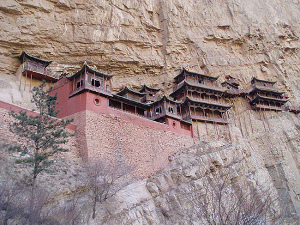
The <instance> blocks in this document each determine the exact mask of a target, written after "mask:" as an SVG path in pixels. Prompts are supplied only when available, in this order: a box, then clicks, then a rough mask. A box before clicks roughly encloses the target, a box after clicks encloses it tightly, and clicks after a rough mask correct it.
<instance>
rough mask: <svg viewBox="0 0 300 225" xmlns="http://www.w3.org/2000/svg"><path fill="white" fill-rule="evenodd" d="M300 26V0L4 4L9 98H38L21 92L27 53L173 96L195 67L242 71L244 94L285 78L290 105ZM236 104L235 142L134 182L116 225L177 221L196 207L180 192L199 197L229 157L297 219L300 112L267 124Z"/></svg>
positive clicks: (299, 96) (2, 58)
mask: <svg viewBox="0 0 300 225" xmlns="http://www.w3.org/2000/svg"><path fill="white" fill-rule="evenodd" d="M299 25H300V1H299V0H252V1H244V0H218V1H217V0H195V1H192V0H168V1H163V0H149V1H139V0H130V1H128V0H104V1H97V0H73V1H71V0H42V1H40V0H2V1H0V34H1V35H0V100H4V101H6V102H11V103H16V104H23V105H25V106H26V101H28V99H29V97H28V93H26V92H23V91H20V90H19V88H18V80H17V78H16V76H15V73H16V71H17V69H18V67H19V65H20V62H19V60H18V59H17V56H18V55H19V54H21V52H22V51H23V50H26V51H27V52H29V53H30V54H32V55H35V56H40V57H42V58H44V59H47V60H53V61H54V62H53V63H52V64H51V66H50V69H51V71H52V73H53V74H56V75H59V74H60V73H61V72H62V71H63V70H64V69H65V70H67V71H68V72H70V73H72V72H74V71H75V70H77V69H79V68H80V67H81V66H82V64H83V63H84V61H87V62H88V63H89V64H90V65H96V66H97V68H98V69H99V70H101V71H104V72H108V73H111V74H115V77H114V79H113V87H114V89H115V90H117V89H119V88H120V87H121V86H122V85H129V86H131V87H132V88H139V87H141V86H142V85H143V84H144V83H145V84H147V85H150V86H153V87H159V88H163V91H164V92H165V93H169V92H170V91H171V89H172V87H173V85H174V84H173V78H174V77H175V76H176V75H177V74H178V72H179V70H180V68H182V67H186V68H188V69H189V70H192V71H197V72H200V73H210V74H211V75H213V76H220V80H221V79H224V77H225V75H232V76H234V77H236V78H237V79H238V80H239V81H240V83H241V88H247V87H248V85H249V82H250V80H251V78H252V77H253V76H256V77H258V78H262V79H266V80H274V81H278V82H277V85H278V87H279V89H281V90H282V91H285V92H287V93H288V95H289V97H290V103H288V104H293V105H299V102H300V63H299V62H300V60H299V55H300V54H299V46H300V41H299V36H300V26H299ZM233 103H234V104H235V107H234V108H233V109H231V112H230V114H231V115H233V116H232V117H231V118H230V119H229V122H230V124H229V128H230V129H229V131H230V135H231V138H230V139H231V140H230V141H229V142H228V143H226V144H224V146H223V147H222V146H220V145H219V146H215V147H213V146H214V144H208V146H210V147H209V149H210V150H209V151H207V152H205V151H206V150H205V148H206V147H203V146H206V145H204V144H203V145H201V144H199V145H197V146H195V147H194V148H193V149H190V150H186V151H183V152H181V153H178V155H179V154H182V157H180V156H178V155H177V156H175V158H174V160H173V162H172V163H171V164H170V166H169V167H168V168H166V169H165V170H164V171H162V172H161V173H159V174H158V175H157V177H153V178H151V179H149V180H147V181H140V183H136V184H132V186H130V187H128V188H127V189H125V190H124V192H122V193H120V197H119V198H120V199H122V198H124V196H125V198H124V200H122V201H121V202H120V200H118V198H117V197H116V199H112V200H111V201H112V202H113V203H115V204H119V206H118V208H117V210H115V211H114V212H112V210H111V211H110V221H111V222H110V223H111V224H116V221H118V223H119V221H126V222H124V223H127V224H134V223H136V224H141V223H142V224H143V223H144V224H147V223H148V224H162V223H165V224H171V223H174V222H176V221H175V220H176V218H178V216H179V215H181V214H177V213H179V211H177V209H174V204H176V205H178V207H179V209H180V210H183V211H182V212H187V211H188V210H186V209H189V208H190V207H191V205H190V204H189V203H186V202H184V201H183V200H180V199H179V200H178V199H177V197H176V196H177V195H179V196H181V195H182V192H185V191H186V192H191V191H194V187H195V186H196V184H195V186H193V184H194V183H195V182H196V181H197V180H199V179H202V178H203V177H207V176H208V173H210V170H209V167H210V166H216V165H219V166H220V167H224V166H225V165H226V164H227V162H225V161H226V160H225V158H227V159H228V158H232V160H231V161H232V162H234V164H237V165H242V166H241V167H242V168H245V171H244V172H243V173H241V174H238V175H240V177H247V179H248V181H249V182H252V183H256V184H255V185H254V186H257V187H261V188H262V189H263V190H264V189H267V187H269V186H270V187H271V188H270V190H271V192H272V193H276V195H278V196H279V198H280V201H279V211H280V210H282V209H284V208H287V209H288V210H287V211H285V212H284V213H286V214H284V217H285V220H286V221H287V222H294V223H296V222H295V221H297V219H296V218H297V216H298V217H299V215H300V203H299V199H300V190H299V187H300V183H299V181H300V152H299V151H300V148H299V136H300V135H299V134H300V133H299V132H300V131H299V127H300V123H299V115H294V114H291V113H288V112H284V113H269V112H266V113H265V114H266V119H264V118H263V117H265V115H261V114H259V113H256V112H253V111H251V110H249V106H248V105H247V103H246V102H245V101H244V100H243V99H236V100H234V102H233ZM251 121H252V122H251ZM250 124H252V126H253V127H251V126H250ZM211 129H212V130H213V129H214V128H211ZM206 132H207V131H206ZM206 132H204V133H203V134H201V132H200V134H199V139H200V140H205V139H207V138H206V136H207V135H206ZM225 132H226V131H225ZM208 133H211V131H210V130H209V132H208ZM226 135H227V136H228V133H227V134H226ZM213 139H214V138H212V140H213ZM208 140H209V138H208ZM227 141H228V140H227ZM228 144H232V145H233V146H235V145H238V146H240V147H237V148H236V147H232V146H231V145H230V146H228ZM212 151H213V152H212ZM195 152H198V153H199V154H200V155H201V156H200V155H197V154H198V153H197V154H196V153H195ZM189 154H192V155H193V154H194V156H195V154H196V156H195V157H196V158H197V157H198V158H199V157H200V158H201V160H200V161H197V160H198V158H197V160H196V159H195V161H193V162H192V158H193V157H194V156H193V157H191V158H190V157H189V156H190V155H189ZM215 157H217V160H215V159H214V158H215ZM222 157H223V158H222ZM204 158H206V159H204ZM207 158H208V159H207ZM233 158H235V159H237V160H238V162H237V161H235V160H233ZM190 160H191V161H190ZM213 162H216V163H217V164H214V163H213ZM199 164H201V166H199ZM168 170H170V171H168ZM172 171H173V172H172ZM175 172H176V174H175ZM206 172H208V173H207V174H205V173H206ZM238 172H239V171H237V173H238ZM203 173H204V174H203ZM172 174H173V175H174V174H175V175H174V176H173V177H172V176H171V175H172ZM170 176H171V178H170ZM176 176H179V178H178V179H177V178H176ZM245 179H246V178H245ZM262 180H264V181H266V182H265V183H264V182H262ZM191 181H193V182H194V183H193V182H191ZM146 183H147V185H146ZM196 183H197V182H196ZM198 183H201V181H198ZM259 185H260V186H259ZM268 185H269V186H268ZM200 186H201V184H200ZM130 188H131V189H130ZM136 193H138V194H136ZM122 194H123V197H122ZM133 195H134V196H133ZM114 201H115V202H114ZM176 207H177V206H176ZM108 211H109V209H108ZM182 212H181V213H182ZM184 216H186V217H184ZM191 217H193V218H195V220H193V221H194V222H195V223H197V221H198V220H197V218H196V217H194V215H193V214H192V213H191V214H189V213H187V214H185V215H183V218H185V220H187V218H191ZM100 219H101V218H99V220H100ZM198 219H199V218H198ZM122 223H123V222H122ZM187 224H188V223H187Z"/></svg>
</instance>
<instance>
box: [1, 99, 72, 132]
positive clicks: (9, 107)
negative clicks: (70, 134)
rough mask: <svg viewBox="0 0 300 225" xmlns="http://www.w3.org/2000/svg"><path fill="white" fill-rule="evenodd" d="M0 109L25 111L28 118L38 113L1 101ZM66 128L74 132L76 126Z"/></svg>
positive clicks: (70, 125)
mask: <svg viewBox="0 0 300 225" xmlns="http://www.w3.org/2000/svg"><path fill="white" fill-rule="evenodd" d="M0 108H2V109H6V110H9V111H11V110H13V111H15V112H20V111H25V112H26V113H27V115H29V116H37V115H39V113H37V112H34V111H32V110H30V109H26V108H22V107H20V106H17V105H13V104H10V103H7V102H3V101H0ZM67 128H68V129H70V130H73V131H75V130H76V126H75V125H74V124H69V125H68V126H67Z"/></svg>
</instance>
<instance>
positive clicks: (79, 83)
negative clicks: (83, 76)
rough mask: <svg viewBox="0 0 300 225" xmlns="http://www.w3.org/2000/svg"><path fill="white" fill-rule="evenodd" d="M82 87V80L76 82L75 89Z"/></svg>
mask: <svg viewBox="0 0 300 225" xmlns="http://www.w3.org/2000/svg"><path fill="white" fill-rule="evenodd" d="M82 86H83V80H79V81H77V84H76V87H77V88H80V87H82Z"/></svg>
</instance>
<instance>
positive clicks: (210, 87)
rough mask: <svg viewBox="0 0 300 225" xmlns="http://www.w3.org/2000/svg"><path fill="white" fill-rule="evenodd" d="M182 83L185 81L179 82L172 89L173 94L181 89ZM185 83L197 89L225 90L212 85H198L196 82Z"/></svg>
mask: <svg viewBox="0 0 300 225" xmlns="http://www.w3.org/2000/svg"><path fill="white" fill-rule="evenodd" d="M184 82H185V80H183V81H181V82H180V83H179V84H178V85H177V86H176V87H175V88H174V89H173V92H174V91H177V90H178V89H179V88H181V87H182V86H183V85H184ZM187 83H188V84H191V85H194V86H198V87H203V88H208V89H211V90H217V91H225V89H224V88H223V87H219V86H217V85H214V84H209V83H206V84H201V83H198V82H195V81H187Z"/></svg>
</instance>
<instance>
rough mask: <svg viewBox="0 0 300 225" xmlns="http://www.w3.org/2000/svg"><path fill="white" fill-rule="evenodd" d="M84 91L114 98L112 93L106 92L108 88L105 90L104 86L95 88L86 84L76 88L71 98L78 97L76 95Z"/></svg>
mask: <svg viewBox="0 0 300 225" xmlns="http://www.w3.org/2000/svg"><path fill="white" fill-rule="evenodd" d="M84 90H87V91H91V92H95V93H98V94H102V95H105V96H110V97H112V93H111V92H110V91H108V90H106V88H104V87H102V86H100V87H95V86H93V85H91V84H86V83H84V84H83V85H81V86H80V87H79V88H76V89H75V90H74V91H72V92H71V93H70V97H72V96H74V95H76V94H78V93H80V92H82V91H84Z"/></svg>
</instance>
